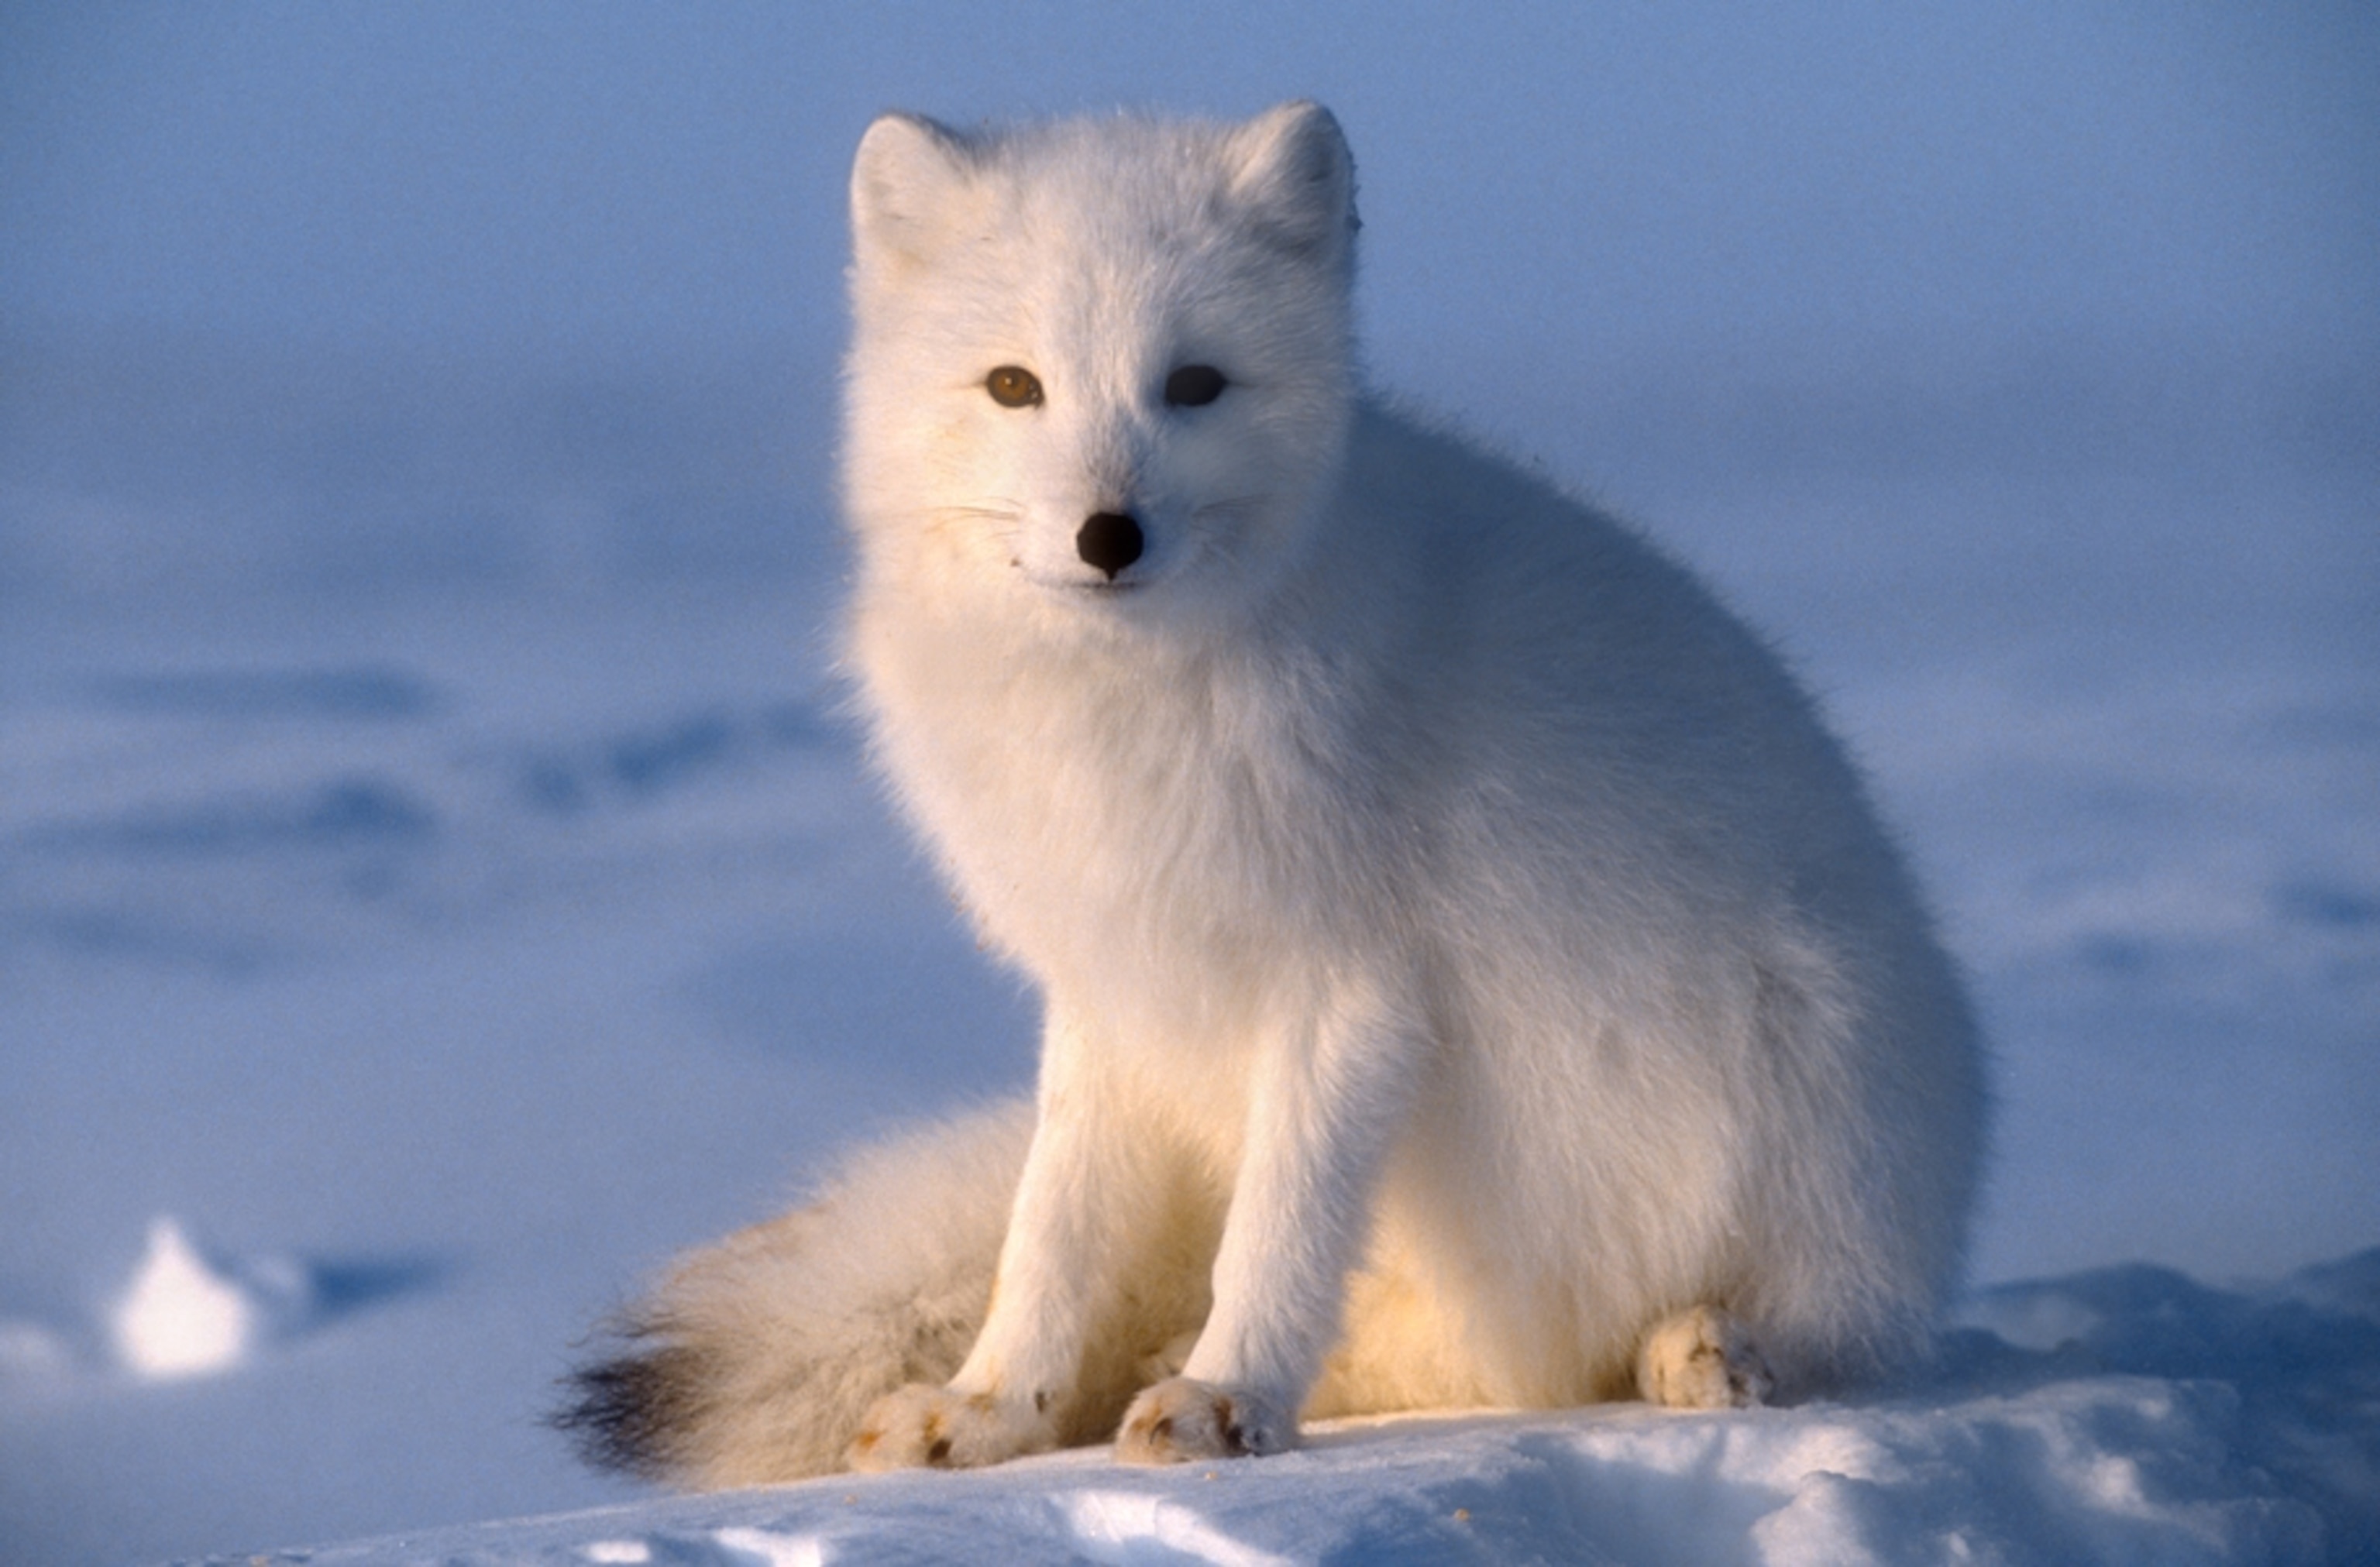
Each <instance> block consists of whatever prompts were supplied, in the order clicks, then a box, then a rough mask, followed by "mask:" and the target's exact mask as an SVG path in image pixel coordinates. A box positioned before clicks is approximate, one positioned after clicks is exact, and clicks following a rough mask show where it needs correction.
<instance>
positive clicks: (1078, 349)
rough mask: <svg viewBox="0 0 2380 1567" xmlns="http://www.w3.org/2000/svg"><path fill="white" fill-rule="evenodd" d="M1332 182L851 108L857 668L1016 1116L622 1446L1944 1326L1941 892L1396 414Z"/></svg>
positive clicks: (1968, 1170)
mask: <svg viewBox="0 0 2380 1567" xmlns="http://www.w3.org/2000/svg"><path fill="white" fill-rule="evenodd" d="M851 200H852V227H853V239H854V250H855V258H854V261H853V265H852V271H851V291H852V298H853V304H854V309H855V313H856V333H855V337H854V345H853V347H852V351H851V358H850V363H849V371H848V427H847V429H846V431H845V453H846V464H845V472H844V487H845V495H846V502H847V508H848V513H849V517H850V522H851V526H852V528H853V530H854V533H855V535H856V546H857V556H858V574H857V583H856V603H855V605H854V609H853V612H852V617H851V622H850V628H849V641H848V658H849V663H850V666H851V668H852V670H853V671H854V672H855V674H856V680H857V684H858V687H859V691H860V695H861V698H862V700H863V703H864V706H865V708H866V711H868V715H869V716H870V719H871V721H872V725H873V730H872V733H873V740H874V750H875V757H876V759H877V761H878V763H879V764H880V767H881V769H882V771H883V772H884V774H885V776H886V777H887V778H888V779H889V780H890V781H891V784H892V788H893V789H894V791H895V792H896V793H897V795H898V796H899V798H900V800H901V803H902V804H903V805H904V806H905V808H907V810H908V812H909V813H910V815H911V816H912V817H913V818H914V819H915V820H916V821H917V824H918V825H919V826H920V827H921V828H922V830H923V832H924V833H925V835H926V837H927V838H928V840H929V842H930V843H931V844H932V845H933V846H934V848H935V849H936V850H937V851H938V854H939V856H940V859H941V866H942V868H943V869H944V870H945V871H946V873H947V875H948V877H949V879H950V881H951V882H952V884H953V886H954V888H955V889H956V891H957V893H958V895H959V897H960V898H961V900H962V901H963V902H964V904H965V906H966V908H967V909H968V910H969V911H970V912H971V914H972V916H973V917H974V919H975V920H976V922H977V925H978V927H979V928H980V930H981V932H982V935H983V937H984V939H985V941H986V942H987V943H988V944H989V945H990V947H991V948H992V949H994V950H995V951H996V952H998V953H999V954H1002V955H1003V956H1004V957H1005V958H1006V959H1007V960H1009V961H1010V962H1012V963H1014V964H1015V965H1017V966H1019V967H1021V968H1022V969H1023V970H1024V971H1025V972H1026V974H1027V975H1028V976H1030V977H1031V978H1032V979H1033V980H1034V981H1035V983H1036V984H1037V986H1038V990H1039V993H1040V998H1041V1002H1042V1005H1043V1008H1044V1013H1045V1022H1044V1030H1045V1031H1044V1038H1043V1042H1042V1047H1041V1058H1040V1071H1039V1082H1038V1094H1037V1096H1036V1098H1035V1099H1034V1102H1033V1103H1032V1104H1030V1105H1025V1104H1018V1105H1014V1106H1009V1107H1005V1108H1001V1109H996V1110H992V1111H984V1112H978V1113H977V1114H976V1115H974V1116H972V1117H969V1118H965V1119H962V1120H960V1121H958V1122H955V1123H953V1124H948V1125H944V1126H941V1127H935V1128H929V1129H926V1130H923V1131H920V1132H918V1133H916V1134H913V1135H911V1136H909V1137H907V1138H906V1139H905V1140H903V1141H898V1142H895V1143H892V1144H891V1145H889V1146H885V1147H880V1148H873V1149H870V1150H868V1151H866V1152H863V1153H861V1154H859V1155H858V1156H857V1157H856V1159H855V1160H853V1161H852V1162H851V1163H850V1164H849V1165H848V1166H847V1167H846V1168H845V1170H844V1172H843V1173H842V1175H841V1176H840V1177H839V1178H838V1179H837V1180H835V1181H833V1182H831V1183H829V1184H827V1185H826V1186H825V1188H824V1190H823V1191H822V1193H821V1195H820V1197H819V1198H818V1200H817V1201H816V1202H815V1203H814V1204H813V1205H812V1206H809V1207H807V1208H805V1209H801V1210H799V1211H796V1212H794V1213H790V1214H788V1215H786V1216H784V1217H783V1218H780V1219H778V1220H776V1221H772V1222H771V1223H767V1224H763V1225H760V1226H759V1227H757V1228H755V1229H752V1230H748V1231H746V1232H744V1233H740V1234H737V1235H734V1236H731V1237H730V1238H728V1239H727V1240H726V1241H725V1242H723V1243H722V1244H720V1245H716V1246H714V1247H711V1248H710V1249H708V1250H705V1251H701V1252H698V1253H696V1254H694V1255H693V1256H692V1257H689V1258H687V1259H686V1260H685V1261H684V1262H683V1263H681V1264H680V1266H679V1267H678V1269H677V1270H676V1271H675V1272H674V1275H673V1276H672V1277H671V1278H670V1279H669V1280H668V1281H667V1282H665V1283H664V1284H663V1285H662V1287H661V1289H660V1291H659V1293H658V1294H657V1296H656V1297H655V1298H654V1299H653V1300H651V1301H650V1302H649V1303H648V1304H647V1305H645V1306H642V1307H641V1308H639V1309H638V1310H637V1312H636V1313H635V1314H634V1315H633V1316H632V1318H630V1320H629V1322H628V1323H627V1330H628V1331H629V1334H630V1336H631V1338H632V1339H633V1341H634V1342H632V1343H631V1344H630V1345H629V1346H627V1347H626V1348H625V1350H624V1351H623V1353H622V1354H621V1355H620V1356H619V1357H618V1358H616V1359H613V1360H612V1361H610V1362H608V1363H606V1364H602V1365H599V1366H596V1367H592V1368H591V1369H589V1370H588V1371H586V1372H583V1373H582V1374H581V1375H580V1377H579V1378H578V1393H579V1399H580V1402H579V1403H578V1404H577V1406H576V1407H575V1408H574V1409H573V1410H571V1411H569V1412H568V1413H566V1414H565V1415H564V1416H563V1417H562V1419H563V1423H564V1424H565V1425H566V1426H571V1427H576V1428H577V1431H578V1432H579V1435H580V1437H581V1439H582V1442H583V1444H584V1445H585V1446H586V1447H587V1448H588V1449H589V1451H590V1452H593V1453H594V1454H595V1455H596V1456H597V1457H598V1458H600V1459H604V1460H608V1461H611V1462H614V1463H620V1464H627V1465H629V1466H632V1467H636V1468H639V1469H641V1470H643V1471H645V1472H647V1473H649V1474H652V1475H655V1476H661V1477H663V1478H666V1479H670V1480H673V1481H674V1482H676V1483H680V1484H686V1485H692V1486H698V1487H712V1486H726V1485H735V1484H747V1483H755V1482H766V1481H776V1480H783V1479H790V1478H794V1477H796V1476H804V1475H808V1474H815V1473H819V1472H821V1471H825V1470H830V1469H832V1468H835V1467H838V1466H840V1465H843V1464H849V1465H851V1466H852V1467H855V1468H860V1469H883V1468H892V1467H898V1466H904V1465H965V1464H991V1463H997V1462H999V1461H1001V1460H1002V1459H1006V1458H1011V1457H1014V1456H1015V1455H1017V1454H1020V1453H1029V1452H1038V1451H1041V1450H1045V1449H1049V1448H1052V1447H1056V1446H1059V1445H1061V1444H1071V1443H1079V1442H1084V1441H1092V1440H1102V1439H1113V1441H1114V1443H1115V1446H1116V1451H1117V1453H1118V1455H1119V1456H1121V1457H1123V1458H1125V1459H1128V1460H1135V1461H1144V1462H1164V1461H1170V1460H1182V1459H1193V1458H1196V1459H1208V1458H1217V1457H1221V1456H1226V1455H1233V1454H1248V1453H1269V1452H1278V1451H1280V1450H1281V1449H1283V1448H1286V1447H1288V1446H1290V1445H1292V1444H1293V1442H1294V1441H1295V1440H1296V1439H1297V1434H1298V1423H1299V1421H1300V1419H1301V1418H1315V1417H1322V1416H1329V1415H1344V1414H1351V1413H1358V1412H1374V1411H1389V1410H1403V1409H1415V1408H1428V1407H1450V1406H1466V1405H1469V1406H1475V1405H1506V1406H1512V1405H1524V1406H1549V1405H1564V1404H1572V1403H1583V1402H1586V1401H1591V1400H1602V1399H1615V1398H1626V1397H1629V1396H1632V1395H1633V1396H1637V1397H1642V1398H1644V1399H1646V1400H1648V1401H1651V1402H1653V1403H1659V1404H1667V1405H1674V1406H1683V1407H1690V1408H1712V1407H1722V1406H1730V1405H1742V1404H1750V1403H1760V1402H1762V1401H1764V1400H1767V1399H1769V1398H1772V1397H1792V1396H1795V1395H1797V1394H1800V1393H1803V1392H1804V1391H1809V1390H1814V1389H1819V1388H1823V1387H1827V1386H1830V1385H1836V1384H1838V1383H1840V1381H1842V1380H1843V1379H1856V1378H1861V1377H1866V1376H1872V1375H1875V1374H1877V1373H1879V1372H1882V1371H1884V1370H1887V1369H1888V1368H1890V1367H1893V1366H1895V1365H1897V1364H1900V1363H1902V1362H1904V1361H1906V1360H1907V1359H1908V1358H1909V1357H1910V1356H1911V1355H1912V1354H1914V1353H1915V1352H1917V1351H1918V1350H1919V1349H1920V1348H1921V1346H1922V1345H1923V1343H1924V1342H1925V1339H1926V1336H1927V1324H1928V1320H1929V1317H1930V1315H1931V1313H1932V1311H1933V1309H1934V1306H1935V1305H1936V1302H1937V1299H1938V1297H1939V1296H1940V1294H1941V1293H1942V1291H1943V1289H1944V1288H1945V1286H1946V1284H1947V1283H1948V1282H1949V1280H1950V1279H1951V1276H1952V1275H1953V1273H1954V1271H1955V1269H1956V1268H1957V1265H1958V1262H1959V1259H1960V1254H1961V1245H1962V1242H1963V1238H1964V1233H1965V1229H1966V1223H1967V1215H1968V1209H1969V1206H1970V1202H1971V1199H1972V1197H1973V1193H1974V1190H1975V1185H1976V1179H1977V1168H1978V1163H1979V1159H1980V1149H1981V1141H1982V1128H1983V1120H1984V1110H1985V1092H1984V1087H1983V1083H1982V1070H1981V1061H1980V1052H1979V1048H1978V1044H1977V1041H1976V1038H1975V1033H1974V1029H1973V1025H1972V1023H1971V1021H1970V1014H1969V1012H1968V1009H1967V1006H1966V1003H1965V1002H1964V1000H1963V999H1962V996H1961V988H1960V985H1959V981H1958V978H1957V976H1956V974H1955V973H1954V971H1953V968H1952V966H1951V965H1950V963H1949V960H1948V959H1947V958H1946V957H1945V956H1944V954H1943V953H1942V951H1941V950H1940V948H1939V947H1938V946H1937V943H1936V941H1935V939H1934V937H1933V935H1932V934H1931V932H1930V929H1929V923H1928V919H1927V917H1926V915H1925V910H1924V909H1923V907H1922V906H1921V903H1920V900H1919V898H1918V896H1917V894H1916V893H1915V891H1914V890H1913V886H1912V882H1911V879H1910V877H1909V875H1908V873H1907V871H1906V869H1904V867H1903V865H1902V863H1901V861H1900V858H1899V857H1898V856H1897V855H1896V853H1895V852H1894V849H1893V846H1892V844H1891V843H1890V841H1889V840H1888V837H1887V835H1886V833H1885V832H1884V831H1883V830H1882V829H1881V828H1880V827H1879V826H1878V824H1877V821H1876V818H1875V816H1874V815H1873V813H1872V812H1871V810H1870V808H1869V806H1868V804H1867V802H1866V800H1865V798H1864V793H1863V789H1862V786H1861V784H1860V782H1859V780H1858V778H1857V777H1856V776H1855V774H1854V772H1853V771H1852V766H1851V765H1850V763H1849V762H1848V761H1847V759H1845V757H1844V754H1843V752H1842V751H1841V749H1840V747H1838V746H1837V744H1836V743H1835V742H1834V741H1833V740H1832V739H1831V738H1829V736H1828V733H1827V731H1826V730H1825V729H1824V728H1823V727H1822V726H1821V724H1820V723H1819V721H1818V719H1817V717H1816V716H1815V712H1814V711H1813V709H1812V707H1811V704H1810V702H1809V701H1808V699H1807V698H1805V697H1804V696H1803V693H1802V692H1801V691H1800V690H1799V689H1798V688H1797V687H1796V686H1795V684H1794V682H1793V680H1792V679H1791V676H1790V675H1789V674H1787V673H1786V671H1785V670H1784V669H1783V668H1782V667H1781V665H1780V663H1779V660H1778V659H1777V658H1776V657H1775V656H1774V655H1772V654H1771V653H1770V651H1769V650H1767V648H1766V647H1765V646H1764V645H1763V644H1762V643H1761V641H1760V640H1759V639H1758V638H1756V637H1755V636H1754V635H1753V634H1752V633H1750V632H1748V631H1747V630H1745V629H1744V627H1743V626H1741V625H1740V624H1739V623H1738V622H1737V621H1735V620H1734V619H1733V618H1731V617H1730V615H1729V614H1728V613H1727V612H1726V611H1725V610H1723V609H1722V608H1720V607H1719V605H1718V603H1717V602H1716V601H1714V600H1713V598H1712V597H1711V595H1710V594H1709V593H1708V592H1707V591H1706V590H1705V589H1703V588H1701V587H1699V586H1698V585H1697V584H1696V583H1695V582H1694V579H1693V578H1692V577H1689V576H1688V574H1687V573H1686V572H1685V571H1684V570H1683V569H1682V568H1681V567H1680V566H1678V565H1675V564H1674V563H1672V562H1671V561H1670V560H1669V559H1668V558H1666V557H1665V556H1663V555H1662V554H1660V553H1658V552H1657V551H1656V550H1655V549H1653V548H1652V547H1650V546H1648V545H1647V544H1646V543H1645V541H1642V540H1640V539H1639V538H1638V537H1637V536H1636V535H1635V534H1634V533H1633V532H1632V531H1630V530H1629V529H1628V528H1624V527H1622V526H1621V525H1620V524H1618V523H1616V522H1614V521H1613V520H1612V519H1610V518H1609V517H1607V516H1603V515H1601V514H1599V513H1598V512H1597V511H1596V510H1594V509H1592V508H1591V507H1589V506H1587V505H1585V504H1581V503H1580V502H1579V501H1577V500H1574V499H1573V498H1571V497H1569V496H1567V495H1564V494H1562V493H1560V492H1558V491H1557V490H1555V489H1554V488H1552V487H1551V486H1549V485H1548V484H1547V483H1546V482H1544V481H1543V480H1539V479H1537V478H1536V477H1535V476H1533V475H1531V474H1530V473H1528V472H1526V471H1524V470H1523V469H1521V468H1517V467H1515V466H1513V465H1512V464H1510V463H1507V462H1504V461H1501V460H1500V459H1498V458H1496V457H1494V456H1489V455H1488V454H1486V453H1484V452H1482V451H1480V450H1478V449H1477V448H1475V446H1473V445H1472V444H1470V443H1467V442H1465V441H1463V439H1460V438H1458V437H1457V436H1455V435H1452V434H1450V433H1448V432H1446V431H1443V430H1441V429H1439V428H1437V427H1435V426H1434V425H1432V424H1430V423H1428V422H1426V421H1424V420H1421V419H1416V418H1415V417H1414V416H1412V415H1410V414H1408V413H1405V412H1403V411H1402V410H1400V409H1399V408H1397V407H1393V406H1391V405H1390V404H1387V403H1384V402H1383V401H1381V400H1379V399H1378V398H1377V397H1375V396H1374V395H1370V394H1368V393H1366V391H1365V390H1364V388H1363V387H1362V385H1361V384H1360V377H1359V374H1358V369H1357V356H1356V352H1355V346H1354V339H1353V306H1352V298H1351V294H1352V286H1353V282H1354V240H1355V231H1356V220H1355V213H1354V165H1353V163H1352V160H1351V158H1350V156H1349V153H1348V150H1347V146H1346V143H1345V141H1344V140H1342V136H1341V134H1340V129H1339V126H1338V124H1337V122H1336V121H1335V120H1333V118H1332V117H1331V115H1330V114H1329V113H1328V112H1327V111H1325V110H1324V109H1322V108H1320V107H1318V106H1317V105H1315V104H1312V103H1289V104H1285V105H1282V106H1281V107H1279V108H1275V109H1273V110H1271V111H1269V112H1268V113H1266V114H1263V115H1258V116H1257V117H1256V118H1255V119H1253V120H1250V121H1248V122H1245V123H1244V124H1230V125H1219V124H1208V123H1171V122H1159V121H1151V120H1145V119H1138V118H1131V117H1118V118H1112V119H1102V120H1095V121H1082V122H1072V123H1058V124H1048V125H1040V126H1035V127H1030V128H1018V129H1013V130H1006V131H997V132H981V133H974V134H962V133H959V132H956V131H953V130H950V129H946V128H942V127H941V126H938V125H936V124H934V123H932V122H930V121H929V120H925V119H920V118H916V117H913V116H909V115H887V116H886V117H884V118H882V119H880V120H878V121H877V122H876V123H875V124H874V125H873V126H871V127H870V128H869V129H868V133H867V136H866V138H865V140H863V141H862V142H861V144H860V147H859V152H858V158H857V163H856V168H855V169H854V171H853V176H852V188H851Z"/></svg>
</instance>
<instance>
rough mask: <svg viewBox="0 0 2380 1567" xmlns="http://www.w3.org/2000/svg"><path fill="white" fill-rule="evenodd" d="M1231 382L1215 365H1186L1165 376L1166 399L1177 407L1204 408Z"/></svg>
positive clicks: (1221, 393)
mask: <svg viewBox="0 0 2380 1567" xmlns="http://www.w3.org/2000/svg"><path fill="white" fill-rule="evenodd" d="M1230 384H1231V383H1230V382H1228V381H1225V380H1224V379H1223V372H1222V371H1221V370H1217V369H1216V368H1215V367H1214V366H1213V365H1184V366H1183V367H1182V368H1181V369H1180V370H1175V371H1174V372H1173V373H1172V375H1169V376H1167V377H1166V378H1165V400H1166V401H1167V402H1168V403H1170V404H1172V406H1173V407H1177V408H1203V407H1206V406H1207V405H1208V404H1209V403H1211V402H1213V401H1214V400H1215V399H1216V398H1218V397H1220V396H1221V395H1223V388H1224V387H1226V386H1229V385H1230Z"/></svg>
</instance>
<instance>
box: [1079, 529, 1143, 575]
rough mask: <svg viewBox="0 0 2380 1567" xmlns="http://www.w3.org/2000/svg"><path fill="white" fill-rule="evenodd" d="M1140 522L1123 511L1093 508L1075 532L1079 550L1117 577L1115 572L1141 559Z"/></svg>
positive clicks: (1095, 563) (1086, 559)
mask: <svg viewBox="0 0 2380 1567" xmlns="http://www.w3.org/2000/svg"><path fill="white" fill-rule="evenodd" d="M1140 545H1141V539H1140V524H1138V523H1136V522H1135V521H1133V520H1132V518H1130V517H1129V516H1125V515H1124V514H1123V513H1122V512H1093V513H1092V514H1091V517H1090V520H1089V521H1088V522H1086V523H1084V524H1083V528H1082V531H1081V532H1079V533H1077V534H1075V553H1076V554H1078V555H1080V556H1082V557H1083V561H1084V564H1086V565H1095V566H1097V567H1099V569H1100V570H1101V571H1104V572H1106V573H1107V574H1108V580H1109V581H1111V582H1112V581H1114V580H1115V574H1116V573H1117V572H1119V571H1122V570H1123V568H1124V567H1126V566H1128V565H1131V564H1132V563H1133V562H1135V561H1136V560H1138V559H1140Z"/></svg>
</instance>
